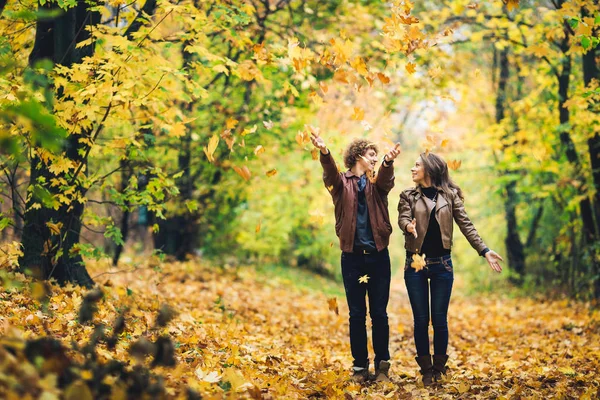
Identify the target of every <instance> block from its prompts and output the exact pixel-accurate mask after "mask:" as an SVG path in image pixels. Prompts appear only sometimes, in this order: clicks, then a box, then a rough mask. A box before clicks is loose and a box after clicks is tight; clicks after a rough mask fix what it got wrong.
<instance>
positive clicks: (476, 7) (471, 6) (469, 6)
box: [467, 3, 479, 10]
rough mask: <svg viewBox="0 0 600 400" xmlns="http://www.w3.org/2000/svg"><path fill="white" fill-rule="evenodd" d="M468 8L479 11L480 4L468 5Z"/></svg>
mask: <svg viewBox="0 0 600 400" xmlns="http://www.w3.org/2000/svg"><path fill="white" fill-rule="evenodd" d="M467 8H470V9H471V10H477V9H478V8H479V3H470V4H468V5H467Z"/></svg>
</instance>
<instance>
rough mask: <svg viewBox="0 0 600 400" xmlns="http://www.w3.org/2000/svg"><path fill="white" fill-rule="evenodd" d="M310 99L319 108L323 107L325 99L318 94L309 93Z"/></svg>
mask: <svg viewBox="0 0 600 400" xmlns="http://www.w3.org/2000/svg"><path fill="white" fill-rule="evenodd" d="M308 97H309V98H310V99H311V100H312V101H313V102H314V103H315V105H316V106H317V107H321V106H322V105H323V98H322V97H321V96H319V94H318V93H317V92H311V93H309V95H308Z"/></svg>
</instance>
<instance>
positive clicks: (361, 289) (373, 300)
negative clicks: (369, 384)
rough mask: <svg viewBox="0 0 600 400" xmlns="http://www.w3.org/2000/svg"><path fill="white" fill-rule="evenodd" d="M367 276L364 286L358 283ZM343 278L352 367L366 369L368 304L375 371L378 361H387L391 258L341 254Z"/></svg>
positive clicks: (377, 254)
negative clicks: (367, 298)
mask: <svg viewBox="0 0 600 400" xmlns="http://www.w3.org/2000/svg"><path fill="white" fill-rule="evenodd" d="M364 275H368V276H369V280H368V282H367V283H360V282H359V281H358V279H359V278H360V277H361V276H364ZM342 276H343V278H344V288H345V289H346V300H347V301H348V308H349V310H350V347H351V350H352V357H353V358H354V366H355V367H363V368H366V367H368V366H369V354H368V351H367V327H366V318H367V304H366V301H365V297H366V295H367V293H368V294H369V314H370V315H371V322H372V324H373V349H374V350H375V368H377V367H378V365H379V361H381V360H389V359H390V352H389V348H388V344H389V338H390V327H389V325H388V316H387V311H386V309H387V304H388V300H389V298H390V278H391V270H390V255H389V253H388V250H387V249H384V250H382V251H380V252H375V253H372V254H356V253H342Z"/></svg>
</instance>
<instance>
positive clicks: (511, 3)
mask: <svg viewBox="0 0 600 400" xmlns="http://www.w3.org/2000/svg"><path fill="white" fill-rule="evenodd" d="M502 2H503V3H504V4H506V8H508V11H512V10H516V9H517V8H519V0H502Z"/></svg>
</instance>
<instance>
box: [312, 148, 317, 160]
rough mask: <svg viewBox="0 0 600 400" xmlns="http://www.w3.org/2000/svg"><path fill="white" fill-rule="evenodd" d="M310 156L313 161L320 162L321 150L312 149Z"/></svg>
mask: <svg viewBox="0 0 600 400" xmlns="http://www.w3.org/2000/svg"><path fill="white" fill-rule="evenodd" d="M310 155H311V157H312V159H313V160H318V159H319V149H312V150H311V151H310Z"/></svg>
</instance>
